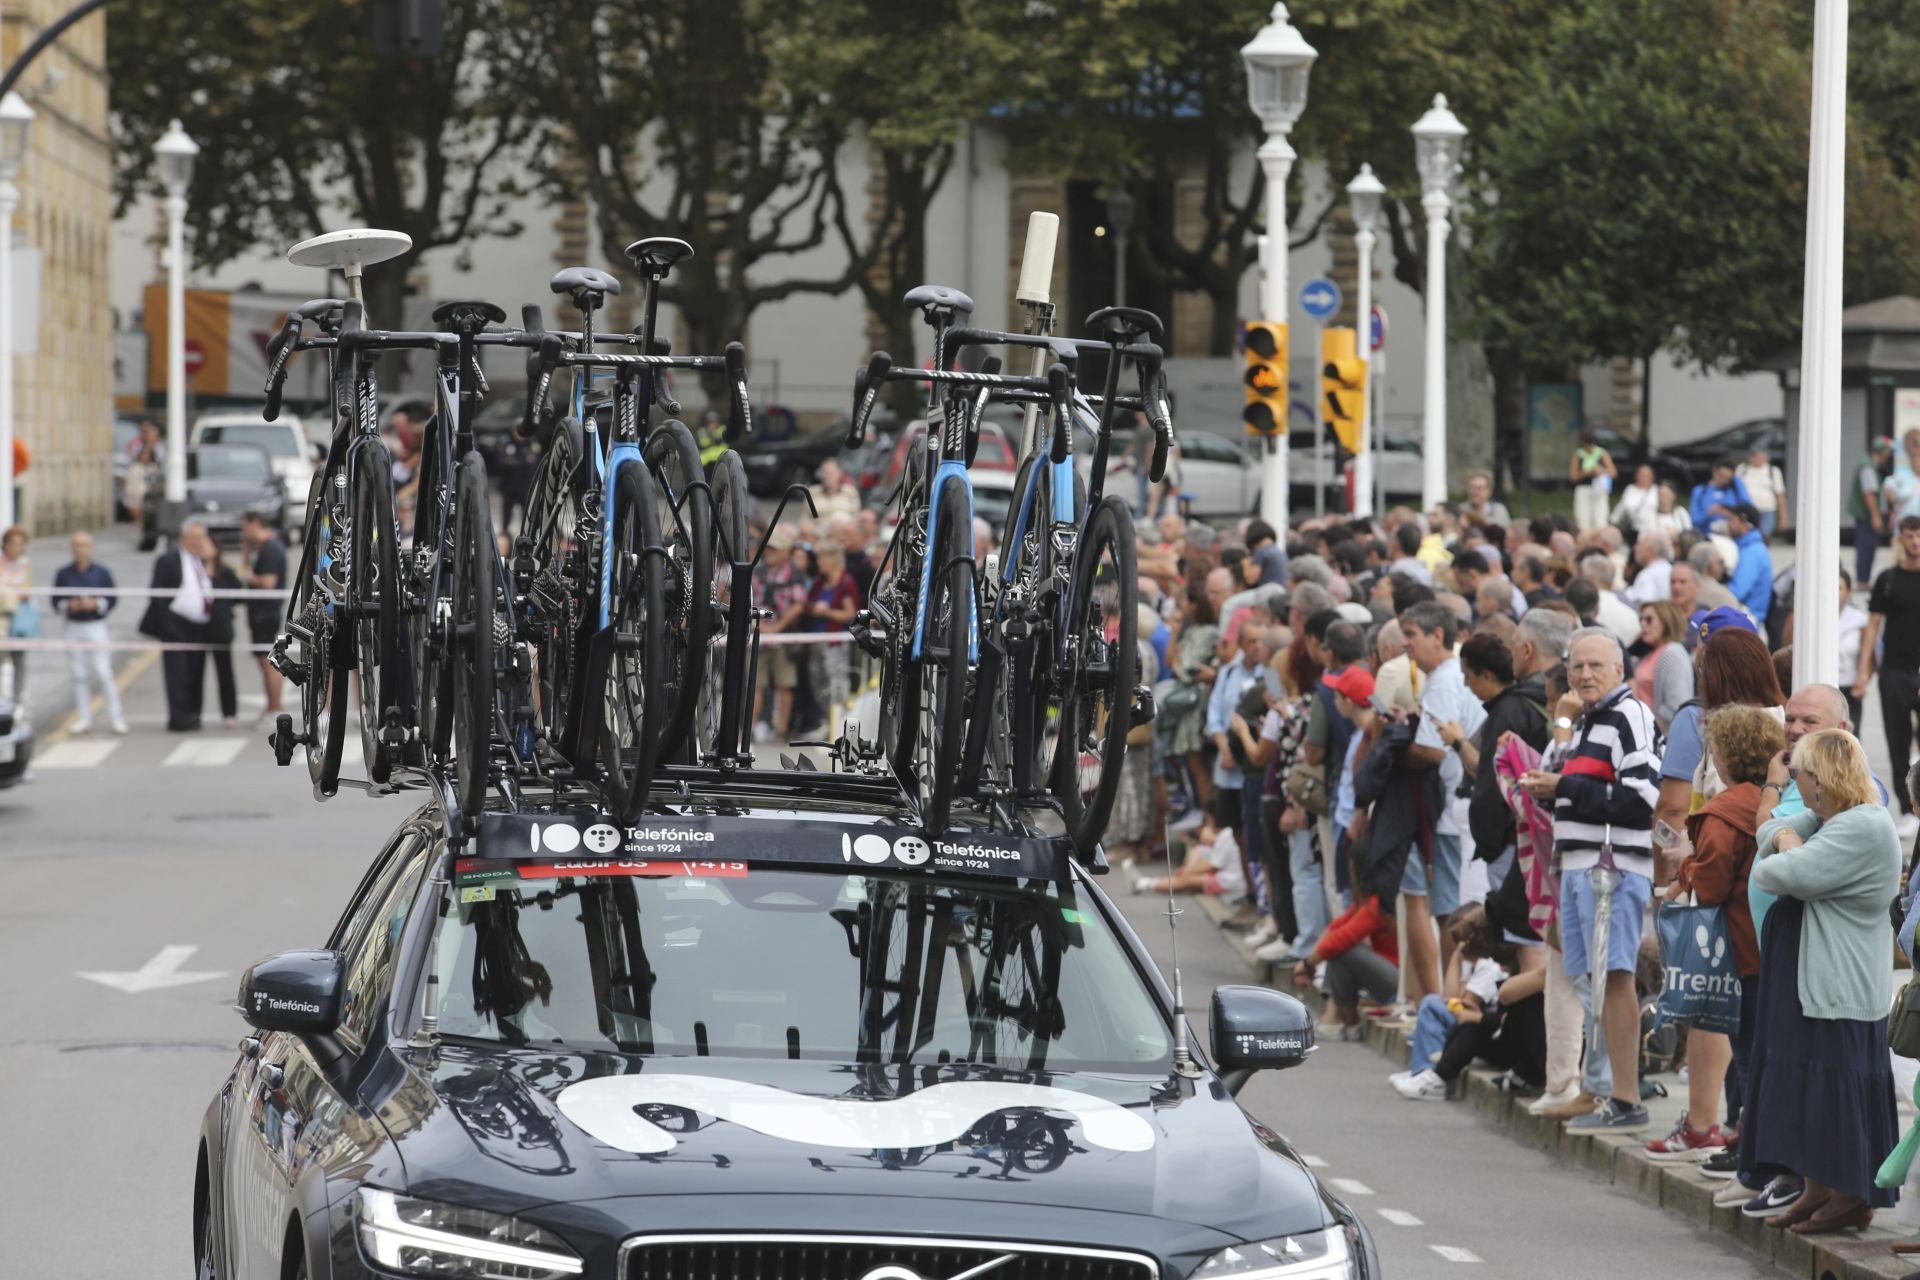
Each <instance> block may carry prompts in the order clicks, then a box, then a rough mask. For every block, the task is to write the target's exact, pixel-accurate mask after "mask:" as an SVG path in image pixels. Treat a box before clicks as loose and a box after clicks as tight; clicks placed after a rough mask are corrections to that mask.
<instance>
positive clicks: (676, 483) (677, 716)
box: [646, 420, 713, 759]
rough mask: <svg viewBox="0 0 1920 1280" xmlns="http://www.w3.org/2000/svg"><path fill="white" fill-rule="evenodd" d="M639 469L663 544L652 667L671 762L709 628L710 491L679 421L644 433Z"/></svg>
mask: <svg viewBox="0 0 1920 1280" xmlns="http://www.w3.org/2000/svg"><path fill="white" fill-rule="evenodd" d="M646 459H647V469H648V470H649V471H651V472H652V473H653V476H654V483H655V485H656V486H657V489H658V493H657V495H656V497H657V501H656V503H655V505H654V518H655V520H656V524H655V526H654V527H655V530H656V533H657V537H658V539H659V544H660V545H661V546H663V547H665V548H666V549H667V560H666V564H665V566H664V570H665V575H666V576H665V583H664V587H665V591H666V612H665V615H664V617H665V621H666V655H665V663H666V665H665V666H664V667H662V668H661V671H660V682H661V683H660V699H661V701H660V712H661V720H660V724H661V726H662V727H661V732H660V756H661V757H662V758H666V759H671V758H673V757H674V755H675V753H677V752H678V751H679V750H680V747H681V745H682V744H683V743H685V742H686V740H687V734H688V732H689V731H690V730H691V729H692V727H693V710H694V704H695V702H697V701H698V700H699V689H700V685H701V683H702V682H703V680H704V679H705V676H706V669H707V637H708V635H709V634H710V632H711V630H712V625H713V495H712V494H711V493H710V492H708V490H707V488H706V484H705V481H706V475H705V473H704V472H703V471H702V470H701V468H700V447H699V446H698V445H696V444H694V442H693V433H692V432H691V431H689V430H687V428H686V424H684V423H681V422H675V421H672V420H668V421H666V422H663V423H661V424H660V426H659V427H657V428H656V429H655V430H654V433H653V434H652V435H651V436H649V437H648V438H647V447H646Z"/></svg>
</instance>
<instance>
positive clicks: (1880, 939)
mask: <svg viewBox="0 0 1920 1280" xmlns="http://www.w3.org/2000/svg"><path fill="white" fill-rule="evenodd" d="M1791 763H1792V766H1793V773H1794V778H1795V780H1796V781H1797V782H1798V783H1799V784H1800V793H1801V795H1802V796H1803V797H1804V798H1805V800H1806V802H1807V811H1806V812H1805V813H1799V814H1795V815H1794V816H1792V817H1790V818H1775V819H1774V820H1773V821H1771V822H1769V823H1767V824H1766V825H1765V826H1763V827H1761V828H1760V831H1759V836H1758V845H1759V856H1758V858H1757V859H1756V861H1755V862H1754V867H1753V874H1752V878H1751V885H1752V888H1753V889H1754V890H1755V891H1757V892H1758V893H1765V894H1774V895H1777V897H1778V901H1776V902H1775V903H1774V904H1773V905H1772V907H1770V908H1769V909H1768V910H1767V912H1766V919H1765V922H1764V923H1763V925H1762V927H1761V935H1760V996H1759V1001H1758V1010H1757V1013H1758V1018H1757V1023H1758V1026H1757V1028H1756V1035H1755V1043H1754V1055H1753V1064H1752V1072H1751V1074H1750V1076H1749V1077H1748V1080H1747V1096H1746V1105H1745V1107H1744V1109H1743V1119H1742V1123H1741V1126H1740V1171H1741V1174H1742V1175H1743V1176H1742V1178H1741V1181H1742V1182H1745V1183H1746V1184H1747V1185H1749V1186H1757V1185H1759V1182H1760V1180H1761V1179H1766V1178H1772V1177H1777V1176H1782V1175H1789V1174H1795V1173H1797V1174H1799V1175H1800V1177H1801V1178H1803V1179H1804V1183H1805V1185H1804V1187H1803V1189H1802V1191H1801V1193H1800V1197H1799V1198H1798V1199H1797V1200H1795V1201H1794V1202H1793V1203H1792V1204H1790V1205H1788V1206H1787V1207H1786V1209H1785V1210H1784V1211H1782V1212H1781V1213H1779V1214H1776V1215H1775V1216H1773V1217H1770V1218H1768V1219H1767V1225H1768V1226H1769V1227H1773V1228H1776V1229H1778V1228H1785V1229H1788V1230H1791V1231H1793V1232H1794V1233H1795V1234H1796V1235H1818V1234H1821V1233H1824V1232H1830V1231H1850V1230H1858V1229H1860V1228H1864V1227H1866V1226H1869V1225H1871V1223H1872V1221H1873V1210H1874V1208H1875V1207H1876V1206H1879V1207H1883V1208H1884V1207H1888V1206H1891V1205H1892V1204H1893V1201H1894V1197H1893V1193H1892V1192H1891V1191H1886V1190H1882V1189H1880V1188H1879V1187H1876V1186H1875V1185H1874V1175H1875V1173H1876V1172H1877V1171H1878V1169H1879V1166H1880V1162H1881V1161H1882V1160H1883V1159H1884V1158H1885V1157H1886V1155H1887V1153H1888V1152H1889V1151H1891V1150H1893V1147H1894V1144H1895V1142H1896V1141H1897V1139H1898V1133H1897V1131H1896V1130H1897V1123H1896V1118H1895V1102H1894V1093H1893V1070H1892V1064H1891V1060H1890V1058H1889V1055H1888V1052H1887V1027H1886V1019H1887V1007H1888V1006H1889V1005H1890V1004H1891V1003H1892V1001H1893V978H1892V974H1891V972H1890V970H1891V966H1890V965H1889V963H1888V958H1889V957H1890V956H1891V954H1892V943H1893V927H1892V925H1891V924H1890V923H1889V921H1888V919H1887V903H1888V902H1890V901H1891V900H1892V899H1893V895H1894V893H1895V892H1896V891H1897V890H1898V889H1899V886H1900V842H1899V839H1898V837H1896V836H1895V835H1894V830H1893V818H1892V817H1891V816H1890V815H1889V814H1888V813H1887V809H1886V806H1885V805H1883V804H1881V803H1879V801H1878V797H1877V796H1876V794H1875V788H1874V782H1873V775H1872V774H1871V773H1869V772H1868V770H1867V757H1866V753H1865V752H1864V751H1863V750H1861V747H1860V743H1859V742H1858V741H1857V740H1856V739H1855V738H1854V737H1853V735H1852V734H1850V733H1847V732H1846V731H1844V730H1841V729H1822V730H1820V731H1818V732H1815V733H1810V734H1808V735H1807V736H1806V737H1804V738H1802V739H1801V740H1800V743H1799V745H1798V746H1796V747H1795V748H1794V749H1793V757H1792V762H1791Z"/></svg>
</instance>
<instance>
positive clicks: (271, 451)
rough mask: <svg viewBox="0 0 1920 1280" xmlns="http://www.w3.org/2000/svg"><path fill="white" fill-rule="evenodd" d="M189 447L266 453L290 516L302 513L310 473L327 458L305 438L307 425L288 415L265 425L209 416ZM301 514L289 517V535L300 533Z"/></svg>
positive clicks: (249, 418) (252, 419)
mask: <svg viewBox="0 0 1920 1280" xmlns="http://www.w3.org/2000/svg"><path fill="white" fill-rule="evenodd" d="M192 443H193V444H195V445H202V444H250V445H257V446H258V447H260V448H262V449H265V450H266V451H267V458H268V459H269V461H270V462H271V463H272V464H273V474H274V475H275V476H277V477H279V480H280V483H281V485H282V486H283V487H284V488H285V489H286V502H287V506H286V509H287V511H288V512H289V513H304V512H305V511H306V506H307V491H308V490H309V489H310V488H312V486H313V473H314V470H315V469H316V468H317V467H318V466H319V464H320V462H321V460H322V459H323V458H324V457H325V456H326V454H325V451H324V448H323V447H322V446H321V445H319V444H316V443H315V442H314V441H313V440H312V439H311V438H309V437H308V435H307V429H306V424H305V423H303V422H302V421H301V420H300V419H299V418H297V417H295V416H294V415H293V414H290V413H282V414H281V415H280V417H279V419H278V420H276V421H274V422H265V421H262V420H261V417H260V415H259V414H258V413H246V412H239V413H209V414H205V415H203V416H202V417H200V418H199V419H197V420H196V421H195V422H194V424H193V436H192ZM304 518H305V517H304V514H299V515H292V514H290V515H289V518H288V520H287V529H288V532H289V533H293V532H294V531H296V530H298V529H300V527H301V524H302V521H303V520H304Z"/></svg>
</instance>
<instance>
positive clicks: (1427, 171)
mask: <svg viewBox="0 0 1920 1280" xmlns="http://www.w3.org/2000/svg"><path fill="white" fill-rule="evenodd" d="M1466 139H1467V126H1465V125H1463V124H1461V123H1460V120H1459V117H1457V116H1455V115H1454V114H1453V112H1451V111H1449V110H1447V95H1446V94H1444V93H1436V94H1434V95H1433V107H1432V109H1430V110H1429V111H1428V112H1427V113H1426V114H1425V115H1423V116H1421V117H1420V119H1419V120H1417V121H1415V122H1414V126H1413V158H1414V164H1415V165H1416V166H1417V167H1418V168H1419V170H1420V207H1421V209H1422V210H1424V211H1425V212H1426V215H1427V288H1426V294H1427V296H1426V303H1427V334H1426V338H1427V342H1426V347H1427V351H1426V357H1427V359H1426V365H1427V368H1426V413H1425V415H1424V426H1425V432H1424V434H1425V437H1426V438H1425V439H1424V440H1422V441H1421V444H1420V447H1421V450H1422V453H1423V455H1424V458H1425V465H1424V467H1423V470H1422V478H1421V486H1420V502H1421V507H1422V509H1423V510H1427V511H1431V510H1432V509H1433V507H1434V505H1435V504H1436V503H1441V502H1445V501H1446V499H1447V234H1448V232H1449V231H1450V230H1451V229H1452V228H1451V226H1450V224H1449V223H1448V221H1447V215H1448V214H1449V213H1450V212H1451V211H1452V209H1453V197H1452V190H1453V179H1454V175H1455V174H1457V173H1458V172H1459V171H1460V153H1461V151H1462V149H1463V147H1464V145H1465V143H1466Z"/></svg>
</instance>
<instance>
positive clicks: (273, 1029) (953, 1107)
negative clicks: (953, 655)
mask: <svg viewBox="0 0 1920 1280" xmlns="http://www.w3.org/2000/svg"><path fill="white" fill-rule="evenodd" d="M787 777H788V778H789V779H798V778H805V779H806V782H805V783H803V784H798V783H789V784H788V785H787V786H786V787H785V790H784V791H780V790H779V789H778V788H772V787H769V788H768V789H767V790H765V791H764V792H763V793H762V794H759V795H755V796H750V797H747V798H745V799H743V798H742V794H741V791H740V789H739V788H737V787H735V788H732V789H730V791H729V794H728V795H727V796H726V797H725V798H720V797H709V798H705V799H703V797H702V795H701V793H700V792H699V790H698V789H697V788H696V789H691V790H690V791H689V792H688V793H687V794H686V796H685V797H684V798H679V797H677V798H676V800H675V802H674V804H673V805H671V806H670V807H669V808H668V809H667V810H666V811H663V812H661V813H659V814H658V815H656V816H650V817H649V818H648V820H647V822H646V824H645V825H644V826H641V827H636V828H632V829H630V830H626V831H621V830H619V829H616V828H615V827H612V826H610V825H607V824H606V823H605V822H604V821H603V820H601V819H599V818H598V817H597V816H596V815H595V813H594V812H593V810H592V808H591V806H590V805H589V804H587V803H585V802H584V801H583V802H582V803H581V804H579V805H571V804H567V803H560V804H557V805H548V806H545V807H543V808H540V809H536V810H529V809H523V810H522V811H520V812H516V813H489V814H487V815H485V816H483V817H482V818H481V819H479V821H478V823H477V825H476V827H475V829H474V830H473V831H472V833H471V834H470V835H456V834H455V833H456V832H459V831H460V830H461V824H460V823H459V822H458V821H457V820H453V819H449V818H448V816H447V809H446V808H445V807H444V806H443V805H441V804H430V805H428V806H427V807H426V808H423V809H421V810H420V811H419V812H417V813H416V814H415V815H414V816H413V817H412V818H410V819H409V820H408V821H407V822H406V823H405V824H404V825H403V826H402V827H401V828H400V830H399V831H398V832H397V833H396V834H395V835H394V836H393V838H392V840H391V841H390V842H389V844H388V845H387V847H386V848H385V849H384V850H383V851H381V853H380V854H379V856H378V857H377V858H376V859H375V860H374V862H373V864H372V866H371V867H370V869H369V870H368V872H367V874H366V876H365V878H364V880H363V881H362V883H361V885H360V887H359V889H358V890H357V892H356V893H355V894H354V896H353V901H352V902H351V903H349V904H348V906H347V909H346V911H345V912H344V914H343V915H342V916H341V918H340V922H339V924H338V925H337V926H335V928H334V931H333V934H332V936H331V937H330V938H328V939H327V940H326V946H325V948H324V949H320V950H312V951H290V952H285V953H282V954H280V955H277V956H274V957H272V958H270V959H267V960H262V961H260V962H259V963H258V964H256V965H254V966H253V967H252V968H251V969H250V970H248V972H247V973H246V974H245V975H244V977H243V978H242V979H241V984H240V993H239V1001H240V1011H241V1013H242V1014H243V1016H244V1017H245V1018H246V1019H247V1021H248V1022H249V1023H251V1024H252V1026H253V1031H252V1032H251V1033H250V1035H249V1038H247V1039H245V1040H243V1041H242V1042H241V1056H240V1059H239V1061H238V1062H237V1063H236V1064H235V1066H234V1069H233V1073H232V1075H231V1076H230V1077H229V1078H228V1079H227V1081H226V1083H225V1084H224V1085H223V1086H222V1087H221V1089H220V1092H219V1094H218V1096H217V1097H215V1099H214V1101H213V1105H212V1106H211V1107H210V1108H209V1109H208V1111H207V1115H206V1120H205V1123H204V1126H203V1130H202V1134H201V1141H200V1149H199V1152H198V1158H197V1161H196V1178H195V1189H194V1198H193V1203H194V1216H193V1231H194V1243H195V1249H196V1257H197V1259H198V1267H199V1272H198V1274H199V1275H200V1276H202V1277H222V1278H233V1280H239V1278H242V1277H254V1278H258V1280H287V1278H289V1277H304V1278H310V1280H322V1278H327V1280H346V1278H349V1277H371V1276H395V1277H400V1276H451V1277H465V1278H469V1280H559V1278H562V1277H573V1276H584V1277H599V1278H602V1280H615V1278H617V1280H709V1278H710V1277H729V1278H732V1277H739V1278H741V1280H974V1278H975V1277H981V1278H984V1277H988V1276H992V1277H994V1280H1349V1278H1352V1277H1372V1276H1377V1275H1379V1265H1378V1262H1377V1260H1376V1258H1375V1254H1374V1250H1373V1245H1372V1240H1371V1237H1370V1236H1369V1235H1368V1234H1367V1231H1366V1229H1365V1228H1364V1227H1363V1226H1362V1225H1361V1224H1360V1222H1359V1221H1358V1219H1356V1218H1355V1216H1354V1215H1353V1214H1352V1212H1350V1211H1349V1210H1348V1209H1347V1207H1346V1206H1345V1205H1343V1204H1341V1203H1340V1202H1339V1201H1338V1200H1336V1199H1334V1198H1333V1197H1332V1196H1331V1195H1330V1194H1329V1193H1328V1192H1327V1190H1326V1189H1325V1188H1323V1187H1322V1186H1321V1185H1320V1184H1319V1182H1318V1181H1317V1180H1316V1179H1315V1177H1314V1175H1313V1174H1312V1172H1310V1171H1309V1170H1308V1169H1307V1168H1306V1167H1305V1165H1304V1164H1303V1163H1302V1162H1301V1160H1300V1158H1299V1157H1298V1156H1296V1155H1295V1154H1294V1152H1293V1150H1292V1149H1291V1148H1290V1147H1289V1146H1288V1145H1287V1143H1286V1142H1285V1140H1283V1139H1282V1138H1281V1137H1280V1136H1279V1135H1278V1134H1276V1133H1274V1132H1273V1131H1272V1130H1271V1129H1269V1128H1267V1127H1266V1126H1265V1125H1263V1124H1261V1123H1260V1122H1259V1121H1257V1120H1254V1119H1252V1118H1251V1117H1249V1116H1248V1115H1247V1114H1246V1113H1245V1112H1244V1111H1242V1110H1241V1108H1240V1106H1239V1104H1238V1103H1237V1102H1236V1101H1235V1099H1234V1093H1235V1092H1236V1090H1237V1089H1238V1087H1239V1086H1240V1084H1241V1083H1243V1082H1244V1081H1245V1079H1246V1078H1247V1076H1248V1075H1249V1074H1250V1073H1251V1072H1252V1071H1254V1070H1257V1069H1260V1068H1266V1067H1290V1066H1294V1065H1297V1064H1298V1063H1300V1062H1301V1061H1303V1060H1304V1059H1305V1058H1306V1056H1307V1054H1308V1053H1309V1052H1311V1050H1312V1048H1313V1031H1312V1022H1311V1019H1310V1018H1309V1017H1308V1016H1307V1013H1306V1010H1305V1009H1304V1007H1303V1006H1302V1005H1301V1004H1300V1003H1299V1002H1298V1001H1296V1000H1294V999H1293V998H1292V997H1290V996H1286V995H1283V994H1281V993H1279V992H1276V991H1271V990H1267V989H1265V988H1259V987H1226V988H1221V989H1220V990H1219V991H1217V992H1216V993H1215V994H1214V997H1213V1001H1212V1009H1211V1033H1212V1034H1211V1045H1210V1047H1209V1048H1205V1049H1203V1048H1201V1047H1200V1046H1193V1047H1192V1048H1191V1049H1189V1048H1188V1046H1187V1045H1186V1044H1185V1043H1184V1042H1183V1041H1184V1037H1183V1036H1181V1035H1180V1034H1179V1031H1178V1028H1179V1027H1180V1026H1182V1025H1184V1024H1183V1021H1182V1020H1179V1019H1177V1018H1176V1016H1175V1012H1174V1007H1173V1004H1174V1002H1173V997H1172V994H1171V992H1170V991H1169V989H1168V987H1167V985H1166V983H1165V982H1163V981H1162V979H1161V977H1160V975H1159V974H1158V973H1157V972H1156V971H1155V969H1154V967H1153V965H1152V963H1151V962H1150V961H1149V959H1148V957H1147V953H1146V950H1145V949H1144V948H1143V947H1142V946H1141V944H1140V941H1139V939H1138V938H1136V937H1135V936H1134V934H1133V932H1132V931H1131V930H1130V929H1129V928H1128V926H1127V924H1126V922H1125V921H1124V920H1123V919H1122V918H1121V916H1120V914H1119V913H1118V912H1117V911H1116V910H1115V909H1114V908H1113V906H1112V904H1111V903H1109V902H1108V901H1107V899H1106V898H1105V896H1104V895H1103V894H1102V893H1101V892H1100V890H1099V889H1098V888H1097V887H1096V886H1095V883H1094V880H1093V878H1092V875H1091V871H1092V868H1090V867H1088V866H1084V865H1081V864H1079V863H1077V862H1075V861H1074V860H1073V859H1072V858H1071V857H1070V856H1069V855H1068V853H1067V852H1066V850H1067V848H1068V846H1067V845H1066V843H1065V842H1056V841H1053V840H1048V839H1045V838H1039V837H1021V836H1014V835H1009V834H1006V833H1004V832H1002V833H988V832H984V831H969V830H959V831H954V832H950V833H948V835H947V836H946V837H944V838H942V839H940V840H936V841H933V842H931V843H929V841H927V840H926V839H924V838H922V836H921V835H919V834H918V833H916V832H915V831H914V830H913V829H912V828H911V827H909V826H906V825H904V824H900V819H899V814H898V811H897V810H895V809H893V808H892V807H890V806H887V805H883V804H880V803H877V802H876V803H867V802H866V801H865V800H863V799H862V798H861V796H860V795H858V794H857V788H856V789H854V790H851V791H849V790H837V789H836V786H837V783H836V778H835V775H820V774H811V775H807V774H788V775H787ZM563 799H564V798H563Z"/></svg>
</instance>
